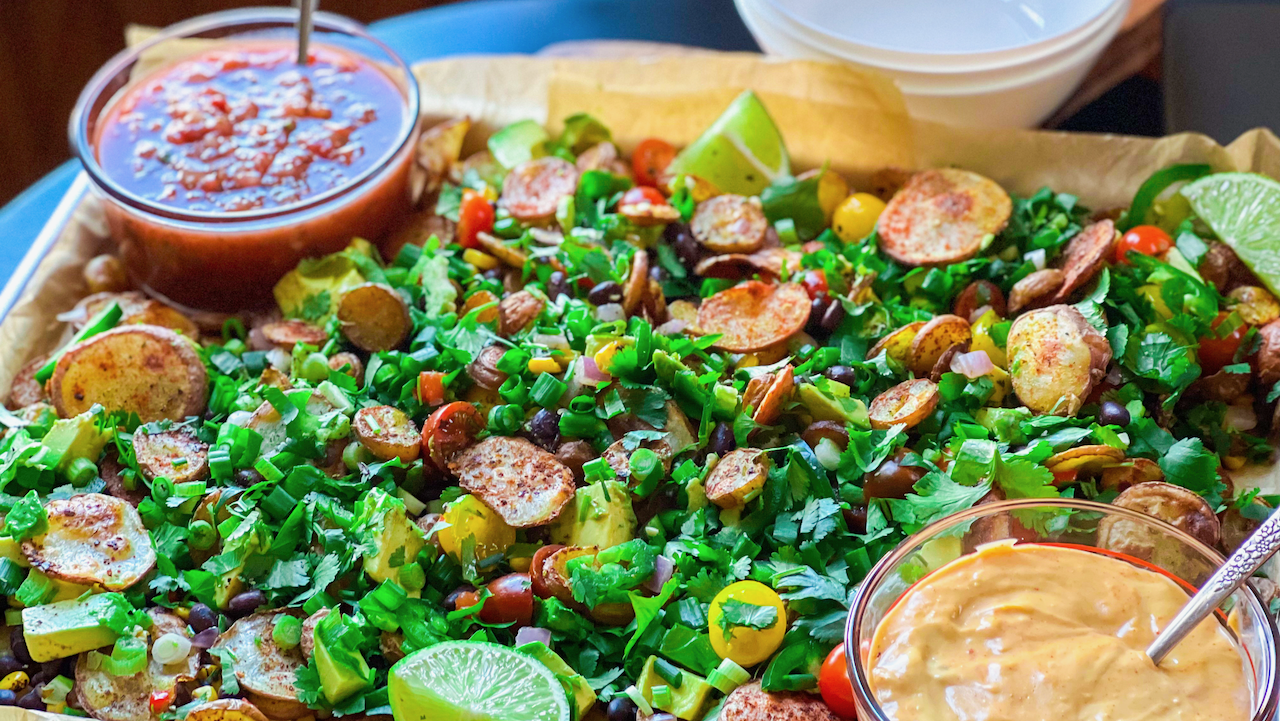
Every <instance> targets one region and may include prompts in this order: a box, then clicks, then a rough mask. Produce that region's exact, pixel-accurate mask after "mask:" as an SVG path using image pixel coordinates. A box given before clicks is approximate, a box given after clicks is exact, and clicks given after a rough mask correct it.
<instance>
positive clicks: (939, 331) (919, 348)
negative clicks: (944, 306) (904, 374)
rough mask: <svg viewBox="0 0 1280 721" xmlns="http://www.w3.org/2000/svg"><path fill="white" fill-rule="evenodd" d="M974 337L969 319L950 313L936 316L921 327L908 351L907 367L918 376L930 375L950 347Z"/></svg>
mask: <svg viewBox="0 0 1280 721" xmlns="http://www.w3.org/2000/svg"><path fill="white" fill-rule="evenodd" d="M972 337H973V335H972V331H971V329H970V327H969V321H967V320H965V319H964V318H961V317H960V316H958V315H951V314H950V313H947V314H944V315H939V316H935V317H934V318H932V319H931V320H929V321H927V322H926V323H925V324H924V325H923V326H921V327H920V330H919V332H917V333H916V335H915V337H914V338H912V339H911V347H910V348H909V349H908V351H907V368H908V369H909V370H910V371H911V372H912V373H914V374H916V375H917V376H928V375H929V373H930V372H931V371H932V370H933V367H934V366H935V365H936V364H937V363H938V359H939V358H941V357H942V354H943V353H946V352H947V350H948V349H949V348H951V347H952V346H954V345H958V344H960V343H966V342H968V341H969V340H970V339H971V338H972Z"/></svg>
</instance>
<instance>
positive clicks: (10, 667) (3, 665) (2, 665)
mask: <svg viewBox="0 0 1280 721" xmlns="http://www.w3.org/2000/svg"><path fill="white" fill-rule="evenodd" d="M26 666H27V665H26V664H25V663H23V662H21V661H19V660H18V659H16V658H14V656H13V654H11V653H6V654H4V655H0V678H3V677H5V676H8V675H9V674H11V673H13V672H14V671H21V670H22V669H24V668H26Z"/></svg>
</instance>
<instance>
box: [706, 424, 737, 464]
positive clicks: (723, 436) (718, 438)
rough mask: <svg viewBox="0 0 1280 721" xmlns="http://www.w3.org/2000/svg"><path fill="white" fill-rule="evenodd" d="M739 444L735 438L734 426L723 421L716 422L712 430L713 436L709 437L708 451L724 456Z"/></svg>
mask: <svg viewBox="0 0 1280 721" xmlns="http://www.w3.org/2000/svg"><path fill="white" fill-rule="evenodd" d="M737 445H738V444H737V442H736V441H734V439H733V428H732V427H731V426H730V425H729V424H728V423H724V422H723V421H722V422H720V423H717V424H716V427H715V428H714V429H712V431H711V437H710V438H708V439H707V452H708V453H715V454H716V455H719V456H722V457H723V456H724V454H726V453H728V452H729V451H732V450H733V449H734V447H735V446H737Z"/></svg>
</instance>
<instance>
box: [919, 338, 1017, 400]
mask: <svg viewBox="0 0 1280 721" xmlns="http://www.w3.org/2000/svg"><path fill="white" fill-rule="evenodd" d="M972 344H973V342H972V340H970V339H968V338H966V339H964V340H963V341H961V342H959V343H956V344H955V345H953V346H951V347H950V348H948V349H946V350H944V351H942V355H940V356H938V361H937V362H936V363H934V364H933V369H932V370H930V371H929V380H931V381H933V382H934V383H937V382H938V381H940V380H942V376H943V374H944V373H950V372H951V361H953V360H955V359H956V356H959V355H963V354H965V353H968V352H969V346H971V345H972ZM991 379H992V381H995V382H996V386H997V387H999V385H1000V384H999V381H997V380H996V378H995V377H994V376H993V377H992V378H991ZM997 392H998V391H993V395H992V398H991V403H993V404H998V403H999V402H1000V401H999V399H1000V398H1003V397H1004V396H1003V395H1000V396H998V397H997V396H996V395H995V393H997Z"/></svg>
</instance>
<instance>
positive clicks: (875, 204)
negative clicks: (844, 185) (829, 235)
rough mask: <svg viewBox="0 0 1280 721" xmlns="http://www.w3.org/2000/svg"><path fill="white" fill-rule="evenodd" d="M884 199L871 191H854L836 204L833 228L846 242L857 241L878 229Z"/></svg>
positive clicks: (832, 219)
mask: <svg viewBox="0 0 1280 721" xmlns="http://www.w3.org/2000/svg"><path fill="white" fill-rule="evenodd" d="M883 212H884V201H883V200H881V199H879V198H877V197H876V196H874V195H872V194H870V193H854V194H853V195H850V196H849V197H847V198H845V199H844V202H842V203H840V205H838V206H836V212H835V215H833V216H832V218H831V229H832V230H834V231H835V233H836V235H837V236H839V237H840V240H843V241H844V242H846V243H856V242H858V241H859V240H862V239H863V238H865V237H867V236H868V235H870V234H871V231H873V230H875V229H876V221H877V220H879V219H880V214H881V213H883Z"/></svg>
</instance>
